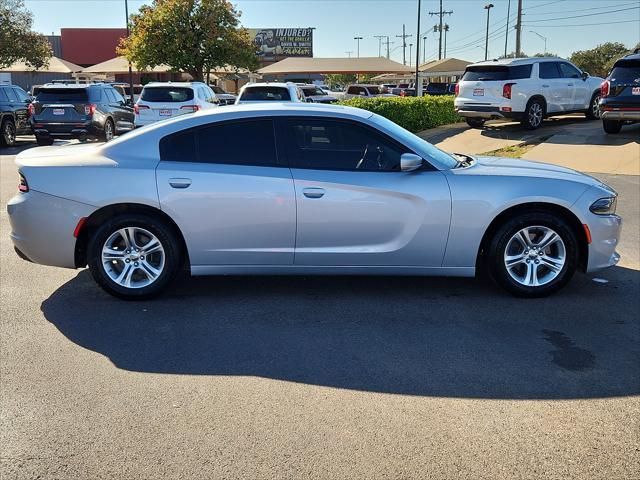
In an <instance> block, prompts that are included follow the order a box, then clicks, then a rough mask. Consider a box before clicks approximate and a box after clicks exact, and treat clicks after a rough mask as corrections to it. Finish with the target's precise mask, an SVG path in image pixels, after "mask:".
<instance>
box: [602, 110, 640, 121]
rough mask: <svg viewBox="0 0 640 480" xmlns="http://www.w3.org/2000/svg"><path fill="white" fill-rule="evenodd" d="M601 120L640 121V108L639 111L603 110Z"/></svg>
mask: <svg viewBox="0 0 640 480" xmlns="http://www.w3.org/2000/svg"><path fill="white" fill-rule="evenodd" d="M600 118H602V119H603V120H620V121H627V120H630V121H633V122H639V121H640V108H638V109H637V110H601V112H600Z"/></svg>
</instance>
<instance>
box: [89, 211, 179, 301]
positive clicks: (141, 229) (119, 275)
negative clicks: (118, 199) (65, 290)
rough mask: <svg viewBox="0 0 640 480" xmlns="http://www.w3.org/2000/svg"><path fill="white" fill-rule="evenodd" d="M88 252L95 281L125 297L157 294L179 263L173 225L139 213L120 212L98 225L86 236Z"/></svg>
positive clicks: (128, 298)
mask: <svg viewBox="0 0 640 480" xmlns="http://www.w3.org/2000/svg"><path fill="white" fill-rule="evenodd" d="M87 254H88V255H87V262H88V264H89V269H90V271H91V275H92V276H93V278H94V280H95V281H96V283H97V284H98V285H100V287H102V288H103V289H104V290H105V291H106V292H107V293H110V294H111V295H114V296H116V297H118V298H122V299H125V300H138V299H145V298H150V297H153V296H155V295H157V294H159V293H160V292H161V291H162V290H164V289H165V288H166V287H167V286H168V285H169V284H170V283H171V282H172V281H173V279H174V278H175V276H176V274H177V272H178V270H179V269H180V266H181V265H182V251H181V247H180V243H179V242H178V240H177V239H176V235H175V234H174V232H173V231H172V229H171V228H169V227H168V226H167V225H166V224H164V222H161V221H159V220H157V219H155V218H153V217H150V216H147V215H141V214H125V215H121V216H118V217H115V218H113V219H110V220H108V221H107V222H106V223H104V224H103V225H101V226H100V227H99V228H98V229H97V230H96V231H95V232H94V233H93V235H92V236H91V237H90V239H89V245H88V249H87Z"/></svg>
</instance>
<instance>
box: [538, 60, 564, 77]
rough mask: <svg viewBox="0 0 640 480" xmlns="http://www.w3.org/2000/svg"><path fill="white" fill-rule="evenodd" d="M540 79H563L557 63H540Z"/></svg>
mask: <svg viewBox="0 0 640 480" xmlns="http://www.w3.org/2000/svg"><path fill="white" fill-rule="evenodd" d="M539 68H540V75H539V76H540V78H561V76H560V70H558V64H557V62H540V66H539Z"/></svg>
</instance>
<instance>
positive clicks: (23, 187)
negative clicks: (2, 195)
mask: <svg viewBox="0 0 640 480" xmlns="http://www.w3.org/2000/svg"><path fill="white" fill-rule="evenodd" d="M18 177H19V179H20V180H19V181H18V190H20V191H21V192H22V193H27V192H28V191H29V184H28V183H27V179H26V178H24V175H22V173H18Z"/></svg>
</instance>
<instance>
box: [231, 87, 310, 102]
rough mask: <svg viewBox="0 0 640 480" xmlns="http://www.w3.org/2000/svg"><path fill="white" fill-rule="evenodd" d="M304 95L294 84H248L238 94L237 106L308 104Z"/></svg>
mask: <svg viewBox="0 0 640 480" xmlns="http://www.w3.org/2000/svg"><path fill="white" fill-rule="evenodd" d="M306 101H307V100H306V99H305V97H304V93H302V90H301V89H300V87H299V86H298V85H296V84H295V83H292V82H286V83H278V82H265V83H248V84H246V85H245V86H244V87H242V89H240V93H239V94H238V98H237V99H236V105H239V104H242V103H262V102H306Z"/></svg>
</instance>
